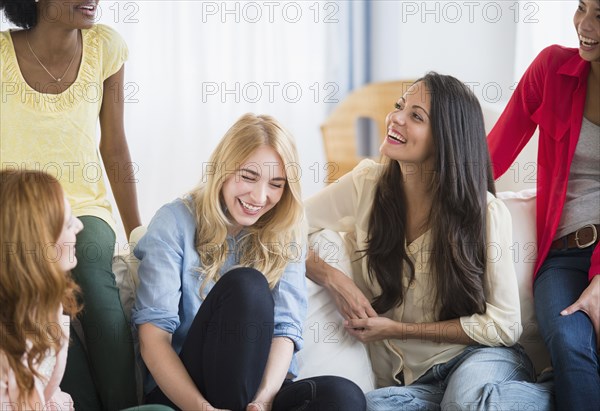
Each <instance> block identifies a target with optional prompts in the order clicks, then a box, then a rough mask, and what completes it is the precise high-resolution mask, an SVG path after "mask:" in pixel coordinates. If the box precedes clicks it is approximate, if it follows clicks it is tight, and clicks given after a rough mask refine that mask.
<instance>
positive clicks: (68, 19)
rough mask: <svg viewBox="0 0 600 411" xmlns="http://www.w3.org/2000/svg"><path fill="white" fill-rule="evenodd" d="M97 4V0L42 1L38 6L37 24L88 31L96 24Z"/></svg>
mask: <svg viewBox="0 0 600 411" xmlns="http://www.w3.org/2000/svg"><path fill="white" fill-rule="evenodd" d="M98 2H99V0H45V1H44V0H42V1H40V3H39V6H38V23H51V24H61V25H63V26H65V27H67V28H71V29H88V28H90V27H92V25H93V24H94V23H95V22H96V11H97V9H98Z"/></svg>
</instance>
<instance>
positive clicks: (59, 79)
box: [25, 30, 79, 83]
mask: <svg viewBox="0 0 600 411" xmlns="http://www.w3.org/2000/svg"><path fill="white" fill-rule="evenodd" d="M28 34H29V30H26V31H25V41H26V42H27V47H29V51H31V54H33V57H35V59H36V60H37V62H38V63H40V66H42V68H43V69H44V70H46V73H48V75H49V76H50V77H52V80H54V81H56V82H58V83H60V82H61V81H62V79H63V78H64V77H65V75H66V74H67V73H68V72H69V69H70V68H71V66H72V65H73V62H74V61H75V56H76V55H77V51H78V50H79V35H78V36H77V44H76V45H75V53H73V57H71V61H70V62H69V66H68V67H67V69H66V70H65V72H64V73H63V75H62V76H60V77H58V78H57V77H54V76H53V75H52V73H50V71H49V70H48V69H47V68H46V66H44V63H42V61H41V60H40V58H39V57H38V56H37V54H35V51H33V48H31V44H29V36H28Z"/></svg>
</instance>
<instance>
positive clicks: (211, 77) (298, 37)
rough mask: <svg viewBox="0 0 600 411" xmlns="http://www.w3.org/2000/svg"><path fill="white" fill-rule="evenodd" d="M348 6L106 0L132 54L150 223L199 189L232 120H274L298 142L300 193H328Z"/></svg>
mask: <svg viewBox="0 0 600 411" xmlns="http://www.w3.org/2000/svg"><path fill="white" fill-rule="evenodd" d="M344 3H345V2H304V1H298V2H293V1H287V2H269V1H258V2H240V1H235V2H222V1H218V2H217V1H215V2H210V1H207V2H203V1H138V2H127V1H122V2H110V1H103V2H101V3H100V5H101V6H102V11H103V13H102V15H101V17H100V20H99V22H101V23H106V24H109V25H111V26H112V27H115V28H116V29H117V30H118V31H119V32H120V33H121V34H122V35H123V37H124V38H125V40H126V41H127V44H128V46H129V50H130V57H129V61H128V62H127V63H126V85H125V90H126V95H128V102H127V103H126V113H125V114H126V115H125V118H126V130H127V135H128V140H129V146H130V149H131V152H132V156H133V159H134V161H135V163H136V164H137V165H138V172H137V175H136V176H137V178H138V194H139V203H140V210H141V213H142V219H143V222H144V223H145V224H147V223H148V222H149V220H150V218H151V217H152V215H153V214H154V212H155V211H156V209H157V208H158V207H160V206H161V205H162V204H164V203H166V202H168V201H171V200H172V199H174V198H176V197H177V196H180V195H182V194H183V193H185V192H186V191H188V190H190V189H191V188H192V187H193V186H194V185H195V184H197V182H198V181H199V180H200V176H201V173H202V169H203V164H204V163H205V162H206V161H207V160H208V157H209V154H210V153H211V151H212V150H213V148H214V147H215V145H216V144H217V142H218V141H219V139H220V138H221V137H222V136H223V134H224V133H225V131H226V130H227V129H228V128H229V127H230V126H231V125H232V124H233V122H234V121H235V120H236V119H237V118H238V117H239V116H241V115H242V114H244V113H246V112H254V113H268V114H271V115H273V116H275V117H276V118H277V119H278V120H280V121H281V122H282V123H283V125H284V126H286V127H287V128H288V129H289V130H290V131H291V132H292V134H293V135H294V136H295V137H296V141H297V144H298V149H299V152H300V158H301V169H302V172H303V175H302V185H303V195H304V196H305V197H306V196H307V195H310V194H312V193H314V192H316V191H317V190H318V189H320V188H321V187H322V186H323V181H324V178H325V169H324V165H325V161H324V154H323V149H322V144H321V135H320V130H319V126H320V124H321V123H322V122H323V120H324V119H325V117H326V114H327V113H328V112H329V111H330V109H331V108H332V107H333V106H334V105H335V103H337V102H338V101H339V100H340V98H341V96H342V92H343V89H344V87H345V85H344V84H343V81H341V80H340V79H344V78H346V77H347V75H346V74H345V71H347V70H348V66H349V65H348V64H347V62H346V61H344V60H345V53H346V48H347V44H348V40H347V32H346V31H345V30H344V29H343V27H345V25H346V23H345V22H344V20H345V19H346V16H348V13H347V11H346V10H345V7H346V4H344Z"/></svg>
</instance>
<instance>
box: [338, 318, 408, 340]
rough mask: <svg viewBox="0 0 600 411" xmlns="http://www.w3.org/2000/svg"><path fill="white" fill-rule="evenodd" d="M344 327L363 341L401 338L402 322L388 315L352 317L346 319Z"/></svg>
mask: <svg viewBox="0 0 600 411" xmlns="http://www.w3.org/2000/svg"><path fill="white" fill-rule="evenodd" d="M344 327H345V328H346V330H347V331H348V333H349V334H350V335H353V336H354V337H356V339H358V340H360V341H362V342H363V343H367V342H373V341H380V340H385V339H388V338H400V334H399V329H400V323H398V322H396V321H394V320H391V319H389V318H386V317H373V318H366V319H364V318H360V319H350V320H346V321H344Z"/></svg>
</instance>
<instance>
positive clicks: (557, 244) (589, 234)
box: [550, 224, 600, 250]
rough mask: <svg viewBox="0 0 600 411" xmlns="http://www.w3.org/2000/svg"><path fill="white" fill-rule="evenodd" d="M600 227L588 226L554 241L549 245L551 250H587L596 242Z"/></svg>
mask: <svg viewBox="0 0 600 411" xmlns="http://www.w3.org/2000/svg"><path fill="white" fill-rule="evenodd" d="M599 232H600V225H594V224H588V225H584V226H583V227H581V228H580V229H579V230H577V231H575V232H573V233H571V234H567V235H566V236H564V237H561V238H559V239H556V240H554V241H553V242H552V244H551V245H550V248H551V249H553V250H564V249H566V248H587V247H589V246H591V245H594V244H596V243H597V242H598V239H599V237H598V233H599Z"/></svg>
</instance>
